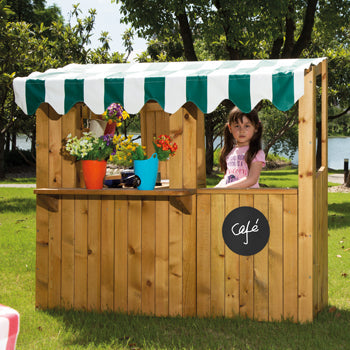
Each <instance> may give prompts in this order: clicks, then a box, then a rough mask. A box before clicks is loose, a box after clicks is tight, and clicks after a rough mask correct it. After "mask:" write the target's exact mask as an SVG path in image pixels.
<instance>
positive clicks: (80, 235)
mask: <svg viewBox="0 0 350 350" xmlns="http://www.w3.org/2000/svg"><path fill="white" fill-rule="evenodd" d="M74 216H75V218H74V231H75V245H74V262H75V268H74V308H75V309H83V310H84V309H85V310H87V302H88V280H87V278H88V266H87V263H88V259H87V253H88V242H87V236H88V200H87V197H86V196H76V197H75V209H74Z"/></svg>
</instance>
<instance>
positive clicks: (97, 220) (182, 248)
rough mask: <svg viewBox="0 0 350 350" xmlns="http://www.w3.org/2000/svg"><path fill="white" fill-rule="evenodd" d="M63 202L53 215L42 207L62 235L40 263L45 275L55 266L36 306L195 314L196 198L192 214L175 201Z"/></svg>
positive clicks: (66, 198)
mask: <svg viewBox="0 0 350 350" xmlns="http://www.w3.org/2000/svg"><path fill="white" fill-rule="evenodd" d="M40 196H41V195H38V197H40ZM58 202H59V205H58V208H57V211H55V212H53V213H52V212H50V211H49V210H48V209H44V208H41V213H44V212H45V214H46V215H45V216H44V217H45V218H46V217H47V218H48V219H47V222H46V223H45V224H46V225H47V226H48V227H49V228H50V229H49V232H50V233H51V231H52V230H53V226H54V225H57V230H58V231H59V232H61V235H59V234H58V233H57V232H56V231H54V232H53V233H54V234H52V235H51V236H50V242H49V249H47V254H46V255H45V259H46V260H45V262H44V261H43V260H40V259H39V260H37V264H38V265H37V268H38V269H39V270H41V269H42V268H43V267H45V263H46V262H47V261H49V262H50V261H52V262H53V263H54V268H51V269H50V267H51V266H52V265H51V264H50V263H49V269H48V271H47V274H46V281H47V283H46V284H45V285H40V287H41V288H40V289H39V290H37V306H39V307H41V308H53V307H64V308H66V309H70V308H74V309H83V310H97V311H103V310H110V311H123V312H129V313H139V312H142V313H145V314H152V315H153V314H154V315H158V316H165V315H172V316H176V315H180V316H195V315H196V254H195V253H194V252H195V250H196V222H195V217H196V216H195V212H196V208H195V198H193V206H192V209H193V214H192V215H189V214H184V213H183V212H182V211H181V210H179V209H177V208H175V207H173V205H172V204H171V203H170V201H169V198H168V197H165V198H164V197H135V196H133V197H123V196H118V197H116V196H103V197H101V196H70V195H64V196H59V199H58ZM63 203H65V204H64V205H63ZM64 206H66V209H65V208H64ZM67 208H70V210H67ZM65 222H66V223H70V224H71V226H70V227H67V229H68V232H67V233H66V232H64V231H61V228H62V227H63V223H65ZM39 225H40V224H39ZM67 225H68V224H67ZM71 237H74V239H71ZM68 262H69V263H68ZM53 263H52V264H53ZM57 271H59V273H58V272H57ZM39 277H40V280H39V281H38V280H37V282H38V284H37V286H38V285H39V282H41V279H42V278H41V275H37V279H38V278H39ZM44 292H46V294H47V295H48V296H46V294H45V293H44ZM45 299H48V302H45Z"/></svg>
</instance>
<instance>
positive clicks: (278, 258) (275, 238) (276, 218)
mask: <svg viewBox="0 0 350 350" xmlns="http://www.w3.org/2000/svg"><path fill="white" fill-rule="evenodd" d="M268 220H269V225H270V239H269V320H270V321H274V320H280V319H281V317H282V316H283V199H282V195H279V194H277V195H272V194H271V195H269V219H268Z"/></svg>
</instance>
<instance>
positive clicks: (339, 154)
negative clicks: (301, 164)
mask: <svg viewBox="0 0 350 350" xmlns="http://www.w3.org/2000/svg"><path fill="white" fill-rule="evenodd" d="M345 158H347V159H350V137H330V138H328V168H331V169H335V170H342V169H344V159H345ZM292 163H293V164H298V152H296V153H295V155H294V157H293V159H292Z"/></svg>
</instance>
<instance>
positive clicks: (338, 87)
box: [112, 0, 350, 173]
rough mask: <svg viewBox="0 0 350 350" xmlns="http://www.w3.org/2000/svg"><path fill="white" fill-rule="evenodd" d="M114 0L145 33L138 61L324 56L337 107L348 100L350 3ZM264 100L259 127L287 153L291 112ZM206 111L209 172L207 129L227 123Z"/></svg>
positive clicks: (321, 0)
mask: <svg viewBox="0 0 350 350" xmlns="http://www.w3.org/2000/svg"><path fill="white" fill-rule="evenodd" d="M112 2H115V1H112ZM116 2H117V3H119V4H120V5H121V11H122V13H123V21H124V23H129V24H131V25H132V27H133V28H134V29H135V30H136V33H138V34H139V35H141V36H143V37H144V38H146V39H148V40H150V41H149V47H148V49H147V54H148V55H146V54H143V55H140V56H138V58H139V60H140V61H149V60H156V61H172V60H187V61H191V60H213V59H215V60H219V59H231V60H236V59H267V58H298V57H322V56H326V57H328V58H329V83H330V89H329V91H330V98H329V101H330V102H331V104H332V105H335V106H340V107H341V108H343V109H344V108H347V107H348V106H350V93H349V91H350V89H349V84H350V83H349V82H350V76H349V74H350V61H349V60H350V46H349V40H350V39H349V38H350V35H349V34H350V33H349V28H350V25H349V24H350V2H349V1H347V0H337V1H329V0H293V1H290V0H281V1H275V0H267V1H266V0H265V1H261V0H258V1H256V0H244V1H240V2H237V1H234V0H226V1H220V0H211V1H209V0H184V1H183V0H181V1H180V0H169V1H166V2H163V1H160V0H147V1H144V2H143V6H139V1H138V0H117V1H116ZM170 44H171V45H170ZM175 44H176V45H175ZM173 47H176V50H172V48H173ZM181 52H182V54H181V55H180V53H181ZM264 106H267V107H266V108H267V111H266V112H264V113H265V115H266V117H265V130H269V132H268V133H267V134H265V142H266V144H268V145H269V147H268V149H270V148H271V147H272V146H273V142H274V143H276V146H275V147H278V148H280V146H282V147H284V148H286V150H287V151H288V152H290V153H293V152H294V151H295V144H296V137H295V130H296V128H295V118H294V119H293V118H292V117H290V116H286V114H283V113H278V112H274V114H273V116H274V117H273V118H269V117H268V115H270V114H271V107H269V104H268V103H267V104H265V103H264ZM292 113H293V112H292ZM211 118H214V115H210V116H207V117H206V142H207V173H208V172H211V168H212V164H213V163H212V159H213V151H214V149H213V140H214V137H215V135H216V132H212V129H213V127H214V125H215V127H218V128H219V129H220V128H222V125H223V124H222V123H224V122H225V118H222V120H221V121H220V122H219V125H217V124H215V123H214V122H212V121H211ZM286 120H288V121H289V122H288V123H286ZM270 123H272V124H273V125H270ZM293 125H294V126H293ZM277 126H279V127H280V128H281V129H278V128H277ZM276 135H277V136H278V137H277V138H276Z"/></svg>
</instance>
